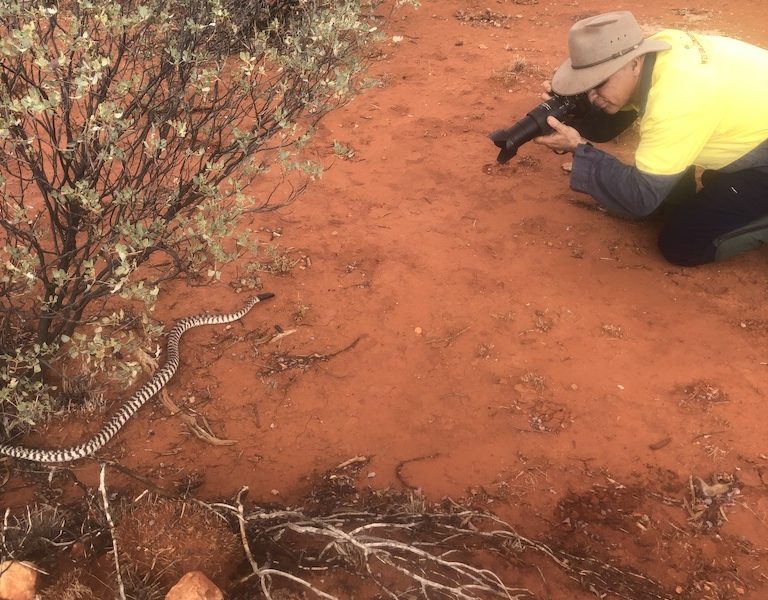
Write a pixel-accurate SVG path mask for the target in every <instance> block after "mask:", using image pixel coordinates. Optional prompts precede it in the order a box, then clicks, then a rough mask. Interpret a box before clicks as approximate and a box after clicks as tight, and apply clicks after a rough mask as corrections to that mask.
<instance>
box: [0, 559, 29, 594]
mask: <svg viewBox="0 0 768 600" xmlns="http://www.w3.org/2000/svg"><path fill="white" fill-rule="evenodd" d="M36 587H37V571H36V570H35V569H34V565H33V564H32V563H27V562H16V561H13V560H7V561H5V562H2V563H0V598H2V600H34V598H35V589H36Z"/></svg>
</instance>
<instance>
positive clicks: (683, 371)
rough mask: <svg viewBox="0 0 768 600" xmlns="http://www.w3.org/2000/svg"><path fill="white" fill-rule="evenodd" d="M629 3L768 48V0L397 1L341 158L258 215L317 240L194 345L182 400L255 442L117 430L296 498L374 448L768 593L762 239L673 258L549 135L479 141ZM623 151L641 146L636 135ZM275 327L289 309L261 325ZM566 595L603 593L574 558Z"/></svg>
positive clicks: (283, 242)
mask: <svg viewBox="0 0 768 600" xmlns="http://www.w3.org/2000/svg"><path fill="white" fill-rule="evenodd" d="M693 4H695V6H693ZM487 6H489V7H490V9H486V7H487ZM617 8H630V9H632V10H633V12H634V13H635V14H636V16H637V17H638V20H639V21H640V22H641V23H642V24H643V25H644V26H647V28H648V29H649V30H655V29H659V28H662V27H664V26H670V27H679V28H688V29H692V30H696V31H705V32H721V33H724V34H727V35H733V36H737V37H741V38H742V39H745V40H747V41H751V42H754V43H757V44H760V45H763V46H768V27H767V25H768V19H767V17H766V14H765V2H764V0H741V2H738V3H736V2H734V3H731V6H729V7H728V8H723V3H722V2H721V1H719V0H696V2H695V3H693V2H688V3H686V2H685V0H683V1H681V2H676V1H671V2H670V0H646V2H643V3H640V4H637V5H631V6H630V5H627V4H626V3H619V4H618V5H617V4H616V3H611V2H608V1H606V0H580V1H578V2H575V1H574V2H555V1H548V0H539V1H538V2H537V0H505V1H496V2H492V3H485V4H483V3H480V4H478V3H474V2H470V1H467V0H439V1H437V0H423V2H422V6H421V8H420V9H418V10H415V11H414V10H412V9H409V8H401V9H398V10H397V11H396V12H395V13H394V15H393V19H392V21H391V22H390V23H389V25H388V28H387V32H386V35H387V39H388V41H387V42H386V43H384V44H383V46H382V51H383V55H382V56H380V57H379V59H378V60H377V61H375V62H374V64H373V65H372V71H371V75H372V76H374V77H376V78H378V79H379V81H380V85H377V86H375V87H373V88H371V89H369V90H368V91H366V92H365V93H363V94H362V95H361V96H359V97H358V98H356V99H355V100H354V101H353V102H352V103H351V104H350V105H349V106H347V107H346V108H344V109H342V110H340V111H338V112H336V113H334V114H332V115H331V116H330V117H329V118H328V119H326V120H325V121H324V123H323V125H322V127H321V128H320V131H319V135H318V139H317V143H316V145H315V148H316V152H317V158H318V159H320V160H321V161H322V162H323V163H324V164H325V165H326V166H328V167H329V168H328V169H327V171H326V172H325V174H324V176H323V177H322V179H321V180H319V181H318V182H316V183H315V184H313V185H312V187H311V188H310V189H309V191H308V192H307V193H306V195H305V196H303V197H302V198H301V199H300V200H299V201H298V202H297V203H296V204H294V205H293V206H291V207H290V208H288V209H285V210H282V211H280V212H279V213H276V214H270V215H266V216H259V217H258V218H257V219H255V220H254V222H253V225H254V226H256V227H265V228H269V229H278V230H279V231H280V233H281V235H280V237H278V238H276V239H274V240H273V241H272V242H271V243H272V244H273V245H275V246H276V247H277V249H278V250H279V251H280V252H281V253H287V255H288V256H289V257H290V258H291V259H292V260H294V261H297V260H298V262H297V263H296V264H295V265H294V267H293V268H292V269H291V270H290V272H289V273H288V274H286V275H283V276H276V275H273V274H270V273H262V274H261V279H262V281H263V289H264V290H269V291H272V292H274V293H275V294H276V297H275V298H274V299H273V300H271V301H270V302H269V303H267V304H265V305H263V306H257V307H256V308H255V309H254V310H253V311H252V312H251V313H250V314H249V315H248V316H247V317H246V318H245V319H244V320H243V322H242V323H236V324H234V325H233V326H232V327H231V328H228V329H219V330H217V329H215V328H210V329H207V330H195V331H193V332H190V333H189V334H188V335H187V336H185V338H184V341H183V342H182V365H181V367H180V369H179V373H178V374H177V376H176V379H174V381H173V382H171V384H170V385H169V386H168V389H169V391H170V392H171V394H172V397H173V398H174V399H175V400H176V401H177V402H179V403H183V401H184V400H188V399H189V397H190V396H194V398H195V405H194V406H197V407H198V408H199V409H200V411H201V412H202V413H203V414H205V415H206V416H207V418H208V420H209V421H210V422H211V423H212V425H213V428H214V430H215V432H216V433H217V435H219V436H220V437H222V438H230V439H234V440H237V444H236V445H232V446H226V447H213V446H209V445H206V444H204V443H203V442H201V441H198V440H196V439H194V438H192V437H191V436H189V435H188V434H187V433H186V432H185V430H184V428H183V426H182V425H181V423H180V421H179V420H178V419H176V418H173V417H169V416H168V415H167V414H166V413H165V411H164V410H163V409H162V408H161V407H160V406H159V404H154V403H153V405H152V406H150V407H146V408H145V409H143V411H142V412H141V414H140V415H139V416H138V417H137V418H136V419H135V420H134V422H132V423H131V424H130V425H128V426H127V428H126V429H125V430H124V431H123V432H121V433H120V434H119V436H118V440H117V441H116V442H115V443H113V444H112V445H111V446H110V448H109V451H108V452H107V454H111V455H113V456H119V457H120V460H121V462H122V463H123V464H125V465H127V466H129V467H131V468H132V469H135V470H136V471H137V472H140V473H142V474H144V475H146V476H148V477H153V478H154V480H155V481H157V482H159V483H162V482H164V481H165V482H170V481H173V480H178V479H179V478H181V477H183V476H185V475H189V474H193V473H196V474H199V475H200V476H201V479H202V485H201V486H200V487H199V488H198V489H197V491H196V495H197V496H198V497H203V498H218V497H222V496H231V495H232V494H234V493H236V492H237V490H238V489H240V487H241V486H243V485H248V486H249V487H250V490H251V496H250V498H251V499H252V500H255V501H260V502H280V503H290V502H292V501H294V500H295V499H296V498H298V497H300V495H301V494H302V493H303V492H305V491H306V490H307V488H308V486H309V485H310V482H311V480H312V478H313V476H314V475H315V474H317V473H321V472H324V471H326V470H328V469H331V468H333V467H334V466H335V465H338V464H339V463H342V462H343V461H345V460H347V459H349V458H351V457H355V456H367V457H372V460H371V463H370V465H369V467H368V470H367V471H365V472H364V473H363V480H362V481H361V484H362V485H370V486H372V487H374V488H385V487H387V486H392V487H402V486H404V485H405V486H412V487H418V488H421V489H422V490H423V491H424V493H425V494H426V495H427V496H428V497H429V498H432V499H439V498H440V497H442V496H444V495H449V496H455V497H458V496H463V495H466V494H468V493H470V494H487V496H489V497H490V499H492V500H493V504H492V508H494V510H497V511H498V512H499V513H500V514H502V515H503V516H504V517H505V518H506V519H507V520H509V521H510V522H511V523H513V524H514V525H516V526H517V527H519V528H520V530H521V531H522V532H524V533H526V534H531V535H539V536H542V535H545V533H546V535H547V536H549V539H550V540H554V541H559V543H561V544H562V545H564V546H567V547H580V548H582V549H587V550H589V551H590V552H591V553H592V554H596V555H601V556H611V557H613V558H615V559H617V560H619V561H621V562H623V563H627V564H634V565H635V566H636V567H637V568H642V569H643V570H644V572H646V573H648V574H650V575H652V576H653V577H656V578H659V579H661V580H662V581H663V582H664V583H665V585H667V586H668V587H669V589H671V590H674V589H675V587H676V586H679V590H684V595H682V596H680V597H686V598H737V597H745V598H755V599H757V598H765V597H768V596H767V594H768V592H767V591H768V560H767V559H766V558H765V556H766V555H765V552H766V544H765V539H766V536H767V535H768V487H766V485H767V484H768V479H766V478H768V443H767V442H766V432H765V423H766V421H765V418H764V414H765V408H764V397H765V396H766V394H767V393H768V381H766V374H768V347H767V346H766V340H767V339H768V337H767V336H768V302H766V300H767V299H768V282H767V281H766V272H767V271H768V260H767V259H768V254H766V252H755V253H752V254H750V255H747V256H743V257H740V258H737V259H735V260H732V261H730V262H728V263H723V264H718V265H713V266H706V267H702V268H696V269H682V268H677V267H674V266H671V265H669V264H666V263H665V262H664V261H663V259H662V258H661V256H660V255H659V253H658V251H657V249H656V246H655V237H656V233H657V229H658V224H655V223H631V222H625V221H621V220H616V219H613V218H610V217H608V216H606V215H605V214H603V213H601V212H600V211H598V210H596V209H595V208H594V205H593V203H592V202H591V201H590V200H589V198H587V197H586V196H582V195H580V194H577V193H575V192H572V191H570V189H569V187H568V179H567V176H566V174H565V173H564V172H563V170H562V169H561V165H562V163H563V157H559V156H556V155H554V154H553V153H551V152H549V151H547V150H545V149H543V148H541V147H537V146H535V145H534V144H530V145H528V146H526V147H524V149H523V150H522V151H521V153H520V156H519V157H518V158H517V159H514V160H513V161H511V162H510V163H508V164H507V165H504V166H498V165H496V164H495V156H496V149H495V147H494V146H493V145H492V144H491V143H490V141H489V140H488V139H487V137H486V136H487V134H488V133H489V132H490V131H492V130H494V129H496V128H499V127H502V126H507V125H509V124H511V123H512V122H514V121H515V120H517V119H518V118H520V117H521V116H522V115H523V114H525V112H526V111H527V110H529V109H530V108H532V107H533V106H534V105H535V104H536V103H538V102H539V97H538V96H539V92H540V87H541V82H542V80H543V79H546V78H547V76H548V74H551V72H552V70H553V69H554V68H555V67H556V66H557V65H558V64H559V63H560V62H561V61H562V60H563V59H564V55H565V42H566V35H567V31H568V28H569V27H570V26H571V25H572V24H573V22H574V21H575V20H577V19H578V18H583V17H585V16H589V15H592V14H596V13H599V12H604V11H607V10H613V9H617ZM488 10H489V11H490V12H487V11H488ZM745 110H748V105H747V106H745ZM334 141H338V142H339V143H341V144H344V145H345V146H347V147H348V148H350V149H352V150H353V151H354V155H353V156H352V157H351V159H343V158H341V157H339V156H337V155H335V154H334V151H333V148H332V145H333V142H334ZM608 149H609V150H610V151H612V152H615V153H617V154H619V155H620V156H623V157H625V158H627V159H628V160H631V151H632V147H631V140H630V139H628V138H627V139H625V140H623V141H620V142H619V143H613V144H609V145H608ZM262 236H263V240H264V241H267V240H268V239H269V235H268V234H267V232H266V229H265V230H264V232H263V234H262ZM305 257H306V258H305ZM299 259H300V260H299ZM307 259H308V260H307ZM245 267H246V265H245V263H241V264H240V265H235V266H234V267H233V268H232V269H230V270H228V271H227V272H226V273H225V274H224V277H223V279H222V281H224V282H226V281H236V280H237V279H238V277H240V276H241V274H242V273H244V272H245ZM245 298H246V292H243V293H242V294H241V295H238V294H236V293H235V291H233V289H232V287H231V286H229V285H227V284H225V283H222V284H221V285H219V286H218V287H216V288H213V289H204V288H193V289H189V290H186V289H185V290H182V289H180V288H176V289H167V290H165V291H164V292H163V293H162V294H161V296H160V301H159V308H158V313H159V314H160V315H161V316H162V317H163V318H167V319H168V322H169V323H170V321H171V320H173V319H175V318H178V317H182V316H185V315H188V314H196V313H199V312H201V311H204V310H212V311H221V312H230V311H232V310H235V309H236V308H237V307H239V306H240V305H241V304H242V303H243V302H244V300H245ZM275 327H280V328H282V329H283V330H285V331H289V330H292V329H295V333H293V334H291V335H287V336H285V337H283V338H282V339H281V340H280V341H279V342H275V343H272V344H262V345H258V344H257V339H258V338H259V337H260V336H261V335H263V334H265V333H272V334H274V333H275ZM355 340H359V341H358V342H357V344H356V345H354V347H351V348H348V346H350V344H352V343H353V342H355ZM345 348H348V349H346V350H344V349H345ZM340 350H344V351H343V352H340V353H339V354H336V355H334V356H330V355H332V354H333V353H335V352H338V351H340ZM291 357H293V358H294V359H295V360H291ZM323 357H327V360H321V358H323ZM278 359H279V361H281V362H282V364H283V365H284V366H286V367H287V368H285V369H281V368H279V367H278V365H277V362H276V361H278ZM270 365H271V366H272V368H271V369H270V368H269V366H270ZM301 366H305V367H307V368H299V367H301ZM294 367H295V368H294ZM204 400H209V401H207V402H206V403H205V404H203V402H202V401H204ZM194 406H193V407H194ZM72 435H73V436H74V434H72ZM50 439H53V438H50ZM59 441H61V442H64V443H73V442H75V441H76V440H75V439H73V438H67V439H61V440H59ZM96 473H97V471H96V467H95V466H94V465H84V466H82V467H79V476H81V477H82V479H83V480H84V481H88V482H91V483H93V482H95V481H96ZM715 474H727V475H730V476H732V477H733V479H732V480H728V481H730V482H731V485H730V487H729V490H730V491H731V492H733V490H738V491H739V492H740V493H739V494H731V495H729V500H730V501H729V502H728V505H727V506H724V507H723V512H724V514H725V515H726V516H727V518H728V521H727V522H724V523H723V524H722V526H720V527H717V526H714V527H707V526H706V525H703V527H702V529H701V530H697V529H696V525H697V523H698V524H701V523H702V521H701V517H700V518H699V520H698V521H697V520H696V519H693V518H692V519H691V520H689V517H690V516H691V513H690V512H688V511H686V510H685V509H684V507H683V506H680V505H679V503H681V502H682V501H683V500H684V499H690V497H691V488H690V485H689V482H690V481H691V478H693V481H695V480H696V478H697V477H700V478H701V479H702V480H704V481H707V482H713V481H714V480H713V477H714V475H715ZM734 482H735V483H734ZM663 499H667V500H669V499H672V500H675V501H677V502H678V505H672V506H669V505H668V504H669V503H667V504H665V503H664V502H663V501H662V500H663ZM694 512H695V511H694ZM611 515H613V516H611ZM545 575H546V573H545ZM551 577H555V576H554V575H552V576H551ZM547 579H549V576H547ZM679 590H678V593H683V592H680V591H679ZM546 594H549V597H551V598H554V599H560V598H575V599H580V598H585V599H586V598H593V597H594V595H593V594H591V593H588V592H586V591H583V590H582V589H581V588H579V587H578V586H577V585H576V584H575V583H570V582H569V581H568V580H565V579H562V578H561V579H557V578H554V579H551V580H550V584H549V590H548V592H546ZM542 597H547V596H546V595H545V593H544V592H542Z"/></svg>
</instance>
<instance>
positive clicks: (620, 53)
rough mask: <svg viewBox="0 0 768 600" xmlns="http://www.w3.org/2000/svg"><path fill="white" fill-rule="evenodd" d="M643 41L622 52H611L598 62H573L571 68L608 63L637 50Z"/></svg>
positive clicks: (587, 67) (583, 67) (585, 67)
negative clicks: (579, 63) (578, 63)
mask: <svg viewBox="0 0 768 600" xmlns="http://www.w3.org/2000/svg"><path fill="white" fill-rule="evenodd" d="M642 43H643V42H639V43H637V44H635V45H634V46H632V47H631V48H627V49H626V50H622V51H621V52H617V53H616V54H611V55H610V56H609V57H608V58H601V59H600V60H598V61H597V62H593V63H589V64H587V65H578V66H577V65H574V64H573V62H571V68H573V69H589V68H590V67H596V66H597V65H602V64H603V63H607V62H608V61H611V60H614V59H616V58H621V57H622V56H624V55H625V54H629V53H630V52H632V51H633V50H637V49H638V48H639V47H640V46H641V45H642Z"/></svg>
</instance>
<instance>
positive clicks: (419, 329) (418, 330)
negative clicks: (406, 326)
mask: <svg viewBox="0 0 768 600" xmlns="http://www.w3.org/2000/svg"><path fill="white" fill-rule="evenodd" d="M423 331H424V330H423V329H422V328H421V327H415V328H414V329H413V333H415V334H416V335H421V334H422V332H423Z"/></svg>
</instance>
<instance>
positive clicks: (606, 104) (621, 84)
mask: <svg viewBox="0 0 768 600" xmlns="http://www.w3.org/2000/svg"><path fill="white" fill-rule="evenodd" d="M642 66H643V57H642V56H641V57H638V58H635V59H633V60H631V61H630V62H629V63H627V64H626V65H624V66H623V67H622V68H621V69H619V70H618V71H616V72H615V73H614V74H613V75H611V76H610V77H609V78H608V79H606V80H605V81H604V82H603V83H601V84H600V85H598V86H597V87H594V88H592V89H591V90H589V91H588V92H587V98H588V99H589V101H590V102H591V103H592V104H594V105H595V106H597V108H599V109H600V110H602V111H603V112H605V113H608V114H609V115H613V114H616V113H617V112H619V111H620V110H621V109H622V107H624V106H626V105H627V104H628V103H629V101H630V99H631V98H632V95H633V94H634V92H635V89H636V88H637V82H638V81H639V80H640V73H641V71H642Z"/></svg>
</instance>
